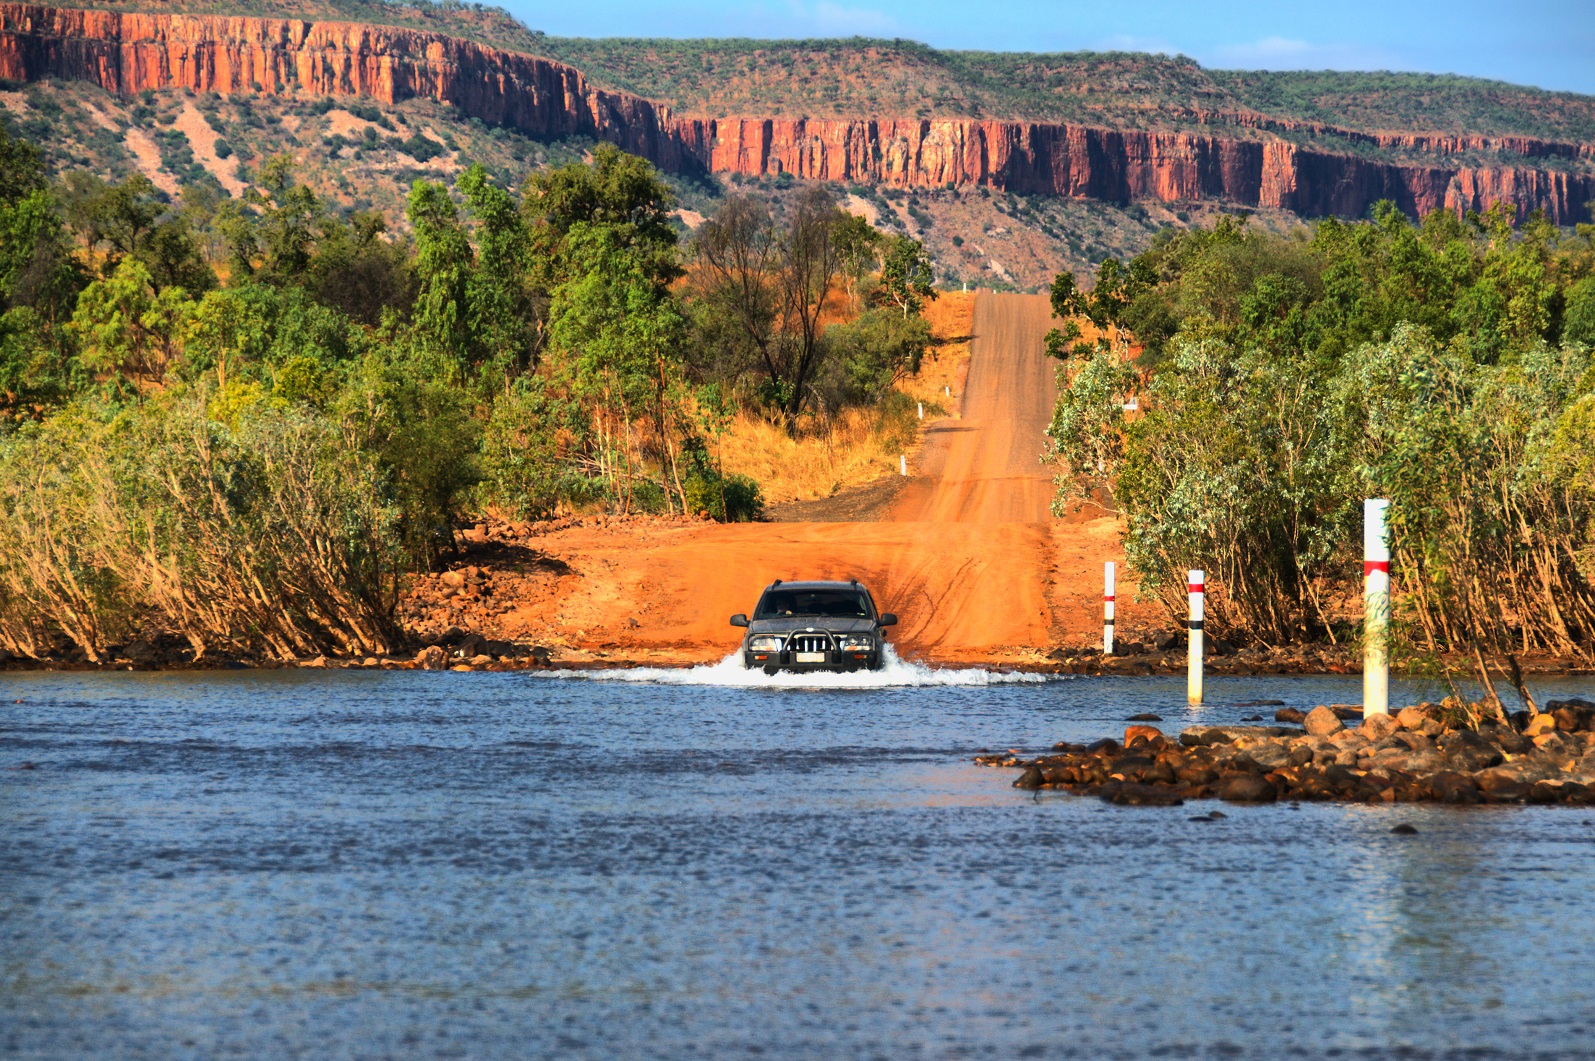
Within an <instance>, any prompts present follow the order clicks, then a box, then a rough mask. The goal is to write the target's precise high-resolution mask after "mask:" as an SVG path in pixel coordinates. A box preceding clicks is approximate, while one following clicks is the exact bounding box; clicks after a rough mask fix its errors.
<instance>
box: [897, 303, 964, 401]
mask: <svg viewBox="0 0 1595 1061" xmlns="http://www.w3.org/2000/svg"><path fill="white" fill-rule="evenodd" d="M925 321H926V323H928V324H929V325H930V330H931V334H933V335H934V336H936V339H937V345H936V346H934V347H932V348H931V350H930V352H929V353H928V354H926V355H925V361H924V363H923V364H921V365H920V367H919V375H917V376H914V377H912V378H910V379H905V380H903V381H902V382H901V383H899V384H898V385H897V389H898V390H899V391H901V392H902V393H904V394H906V395H908V396H909V397H910V398H912V399H914V400H915V401H916V402H924V403H925V418H926V419H927V420H929V419H931V418H932V411H933V409H935V410H940V412H939V413H937V415H940V416H951V417H956V416H957V415H958V406H959V403H960V401H961V400H962V398H963V393H964V379H965V377H967V376H968V375H969V337H970V335H971V333H972V332H973V331H974V324H975V292H973V291H943V292H941V294H940V296H939V297H938V298H937V299H936V301H934V302H928V303H926V304H925Z"/></svg>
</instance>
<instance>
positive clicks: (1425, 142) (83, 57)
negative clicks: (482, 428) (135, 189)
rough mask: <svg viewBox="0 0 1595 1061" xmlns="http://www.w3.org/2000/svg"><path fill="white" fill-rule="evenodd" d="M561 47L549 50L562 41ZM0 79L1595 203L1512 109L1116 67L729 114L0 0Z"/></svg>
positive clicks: (461, 60)
mask: <svg viewBox="0 0 1595 1061" xmlns="http://www.w3.org/2000/svg"><path fill="white" fill-rule="evenodd" d="M544 41H545V43H549V42H547V39H546V38H545V39H544ZM557 44H558V42H552V44H551V46H549V47H545V48H542V49H541V50H543V51H560V50H561V48H560V47H557V46H554V45H557ZM563 50H564V51H565V52H566V53H569V52H570V51H571V50H572V49H571V48H569V47H568V46H567V47H565V48H564V49H563ZM937 54H944V53H937ZM1021 58H1022V57H1021ZM1030 58H1031V59H1034V60H1036V61H1040V60H1041V59H1044V58H1046V57H1030ZM1013 61H1015V62H1017V61H1018V59H1014V60H1013ZM613 65H614V64H611V67H613ZM1154 65H1155V64H1154ZM1176 65H1177V64H1176ZM1198 69H1199V68H1198ZM0 77H4V78H7V79H11V80H16V81H33V80H38V79H42V78H60V79H80V80H86V81H90V82H92V83H94V84H97V85H100V86H101V87H103V88H105V89H107V90H110V91H112V92H115V93H117V94H120V95H130V94H133V93H136V92H139V91H141V90H146V89H166V88H176V89H186V90H191V91H195V92H216V93H222V94H236V93H250V92H256V91H259V92H264V93H267V94H272V93H278V92H293V91H297V92H302V93H310V94H315V95H333V96H368V97H371V98H373V99H375V100H379V101H382V102H385V103H395V102H399V101H402V100H406V99H416V98H420V99H431V100H435V101H438V102H442V103H445V104H447V105H449V106H450V107H452V108H454V109H456V110H458V111H459V112H460V113H462V114H464V115H466V116H469V117H475V118H478V119H480V120H482V121H483V122H487V123H492V124H502V125H504V126H507V127H509V128H512V129H515V130H518V131H521V132H524V133H527V134H530V135H533V136H539V137H559V136H571V135H578V136H591V137H594V138H599V139H605V140H610V141H612V142H614V143H617V144H619V145H620V146H622V147H624V148H625V149H627V150H630V151H634V152H636V153H638V154H640V155H643V156H645V157H647V158H650V159H652V160H653V161H654V162H656V163H657V164H659V165H660V166H661V167H662V168H664V169H666V170H668V171H677V172H679V171H684V170H707V171H709V172H714V173H726V174H740V175H743V176H753V177H765V176H780V175H783V174H790V175H792V176H795V177H803V178H817V179H824V180H833V181H847V182H863V183H869V184H883V185H886V186H891V187H898V188H914V189H936V188H948V187H951V188H954V189H957V188H964V187H971V186H973V187H984V188H988V189H991V190H995V191H1000V192H1014V193H1016V194H1023V195H1036V194H1041V195H1053V196H1063V197H1072V198H1089V199H1098V200H1105V201H1109V202H1116V203H1121V204H1122V203H1130V202H1135V201H1160V202H1168V203H1183V202H1188V201H1192V200H1219V201H1224V202H1228V203H1234V204H1240V205H1243V206H1248V207H1258V208H1262V209H1265V210H1279V211H1288V212H1291V213H1295V214H1298V215H1303V216H1321V215H1325V214H1343V215H1353V216H1355V215H1360V214H1362V213H1364V212H1365V211H1366V209H1367V207H1368V206H1369V205H1370V204H1371V203H1373V202H1374V201H1376V200H1379V199H1393V200H1395V201H1396V202H1397V203H1399V204H1400V205H1401V206H1402V207H1403V208H1405V209H1406V210H1408V211H1409V212H1411V213H1414V214H1422V213H1426V212H1428V211H1430V210H1434V209H1439V208H1447V209H1455V210H1469V209H1482V208H1484V207H1487V206H1489V205H1490V204H1491V203H1494V202H1497V201H1506V202H1508V203H1510V204H1512V205H1513V206H1514V207H1516V208H1517V209H1518V210H1519V211H1524V212H1526V211H1528V210H1531V209H1543V210H1545V211H1546V212H1547V214H1548V215H1549V216H1551V217H1552V218H1553V219H1555V220H1556V221H1557V222H1559V223H1562V224H1569V223H1572V222H1574V221H1581V220H1584V219H1585V218H1586V216H1587V204H1588V203H1589V202H1590V201H1591V199H1592V198H1595V143H1591V142H1589V141H1587V140H1583V139H1546V138H1544V137H1540V136H1531V135H1528V134H1527V133H1524V132H1522V131H1520V130H1519V129H1517V128H1506V127H1504V126H1503V127H1502V128H1503V129H1505V131H1501V132H1495V133H1490V134H1481V133H1479V132H1476V131H1475V130H1473V129H1450V130H1440V131H1416V130H1412V129H1407V130H1400V129H1397V130H1394V131H1366V130H1358V129H1351V128H1343V127H1338V126H1337V127H1331V126H1327V125H1324V124H1323V123H1313V122H1311V121H1307V120H1304V119H1300V118H1296V117H1292V116H1290V115H1289V114H1285V115H1283V116H1275V115H1270V114H1267V113H1263V112H1261V111H1258V110H1255V109H1245V108H1244V107H1231V106H1230V104H1231V103H1239V104H1245V102H1246V100H1245V97H1244V96H1241V95H1236V94H1235V93H1233V92H1232V93H1231V94H1230V96H1229V97H1225V98H1224V99H1223V100H1221V102H1223V103H1224V106H1223V107H1221V108H1219V109H1216V110H1211V111H1210V110H1205V109H1204V108H1203V107H1202V106H1200V105H1198V106H1194V107H1189V108H1185V109H1183V110H1182V109H1181V107H1179V106H1175V105H1171V104H1170V103H1168V101H1167V100H1165V99H1164V96H1166V95H1167V93H1163V94H1162V95H1160V94H1159V93H1158V92H1153V91H1151V90H1146V91H1142V92H1141V98H1142V99H1143V103H1144V106H1143V107H1142V109H1141V111H1140V113H1141V114H1142V116H1143V117H1142V118H1140V119H1136V118H1134V117H1133V115H1130V114H1127V113H1126V112H1124V110H1123V106H1124V100H1126V99H1129V98H1130V97H1132V96H1134V95H1135V93H1136V91H1137V90H1134V86H1133V85H1131V86H1129V87H1126V86H1124V85H1120V84H1119V83H1118V82H1114V81H1111V80H1104V82H1103V84H1104V85H1105V86H1106V87H1107V88H1109V89H1112V90H1113V91H1112V92H1109V95H1110V96H1112V97H1113V98H1114V99H1117V100H1119V103H1117V104H1115V107H1116V108H1117V109H1115V108H1114V107H1110V108H1098V109H1096V110H1092V109H1090V108H1087V109H1086V110H1085V111H1080V112H1079V113H1080V114H1082V115H1083V116H1084V117H1086V118H1092V119H1106V118H1109V117H1113V116H1115V115H1117V117H1118V118H1119V121H1117V122H1116V124H1113V125H1110V124H1105V123H1103V122H1099V121H1018V120H1012V119H1006V118H990V117H987V118H977V117H949V116H941V115H942V114H943V113H946V112H949V111H950V112H952V113H957V112H959V111H968V110H972V109H975V104H976V103H978V100H976V101H974V102H971V100H970V99H967V98H966V99H962V100H960V99H959V98H957V97H954V96H948V97H946V99H947V102H946V104H945V107H942V106H938V107H934V108H928V109H927V108H924V107H919V108H916V110H917V111H925V112H926V113H923V114H922V113H916V114H913V115H904V114H902V113H901V112H900V110H899V108H900V106H901V105H902V104H903V102H904V101H902V100H895V99H880V98H879V97H869V96H866V97H865V98H864V99H863V100H862V101H860V100H857V99H853V100H850V101H849V106H854V105H857V106H860V107H868V106H870V101H871V100H872V99H874V101H875V104H876V105H878V106H879V108H880V110H878V111H871V110H866V111H865V112H864V113H853V114H849V115H847V116H844V117H833V118H808V117H794V116H791V115H790V114H789V113H785V111H787V110H788V108H778V109H779V110H780V111H782V113H773V114H740V115H726V116H724V117H720V116H715V115H709V114H691V113H680V112H678V111H677V109H676V108H673V107H672V106H670V105H669V104H668V103H665V102H663V101H659V100H655V99H651V98H648V97H646V96H644V95H641V94H638V93H635V92H626V91H618V90H614V89H609V88H605V87H602V86H601V85H599V84H595V83H594V81H593V80H592V79H590V78H589V77H588V76H587V75H586V74H585V73H584V72H583V71H581V70H579V69H577V68H575V67H574V66H571V65H569V64H568V63H565V62H559V61H556V60H553V59H548V58H544V57H541V56H534V55H530V54H524V53H521V52H517V51H508V50H504V49H501V48H494V47H489V46H486V45H483V44H479V43H476V42H475V41H471V40H465V39H461V38H459V37H453V36H448V35H445V34H441V33H437V32H431V31H423V30H417V29H412V28H403V27H394V26H379V25H371V24H356V23H348V22H324V21H308V20H304V19H284V18H264V17H233V18H228V17H221V16H218V15H189V14H170V13H144V12H136V13H135V12H129V13H121V12H112V11H86V10H76V9H68V8H56V7H46V6H40V5H27V4H0ZM606 77H608V78H609V79H610V80H619V78H618V77H617V76H616V75H614V74H613V73H612V72H611V73H610V74H607V75H606ZM681 80H682V79H681V78H679V77H678V78H676V81H677V82H679V81H681ZM705 80H706V81H712V80H713V79H712V78H706V79H705ZM811 80H812V78H811ZM832 83H837V82H835V79H832ZM1071 85H1072V86H1073V87H1072V88H1071V87H1070V86H1071ZM1115 86H1117V87H1115ZM1094 87H1095V82H1093V81H1092V80H1091V79H1090V78H1083V79H1082V78H1079V77H1077V76H1076V77H1075V78H1074V80H1073V81H1072V82H1070V81H1067V79H1066V83H1064V84H1062V85H1061V86H1059V87H1058V88H1057V90H1056V91H1052V90H1049V91H1050V92H1051V97H1056V98H1058V99H1065V98H1067V97H1068V96H1069V95H1070V94H1071V93H1073V94H1077V95H1078V94H1083V95H1090V94H1091V93H1092V92H1093V91H1094ZM861 91H867V90H861ZM1519 91H1527V90H1519ZM838 92H840V89H838ZM1276 94H1277V93H1276ZM1539 95H1540V96H1544V97H1546V98H1548V99H1550V98H1554V99H1557V100H1561V101H1562V103H1560V104H1558V106H1557V107H1548V106H1547V107H1540V108H1539V111H1538V112H1537V113H1540V114H1541V118H1540V119H1537V121H1536V122H1535V123H1531V124H1533V125H1534V127H1535V128H1541V127H1543V128H1544V129H1548V130H1551V131H1562V132H1568V133H1578V134H1580V135H1582V131H1583V130H1584V128H1585V126H1586V125H1587V124H1588V118H1587V114H1588V110H1589V107H1588V101H1584V100H1583V99H1582V98H1581V97H1550V95H1549V94H1539ZM1536 98H1538V97H1536ZM1202 101H1203V98H1201V97H1199V98H1198V99H1197V100H1196V102H1197V103H1198V104H1200V103H1202ZM705 102H706V100H705V99H704V98H692V99H683V100H682V106H683V107H685V108H686V110H688V111H690V110H693V109H703V105H704V104H705ZM982 106H984V105H982ZM1580 108H1583V109H1582V111H1581V110H1580ZM1286 109H1287V110H1288V108H1286ZM1553 112H1554V113H1553ZM1581 113H1582V114H1584V115H1586V117H1584V118H1579V117H1578V115H1579V114H1581ZM1547 115H1551V116H1547ZM1556 115H1559V116H1560V117H1555V118H1554V120H1553V117H1554V116H1556ZM1179 125H1184V126H1185V128H1174V126H1179ZM1165 129H1167V131H1165Z"/></svg>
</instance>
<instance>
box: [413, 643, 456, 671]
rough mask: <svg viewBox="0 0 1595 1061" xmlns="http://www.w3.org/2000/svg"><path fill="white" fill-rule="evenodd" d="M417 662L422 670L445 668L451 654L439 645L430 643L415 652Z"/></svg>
mask: <svg viewBox="0 0 1595 1061" xmlns="http://www.w3.org/2000/svg"><path fill="white" fill-rule="evenodd" d="M415 662H416V664H417V665H418V666H420V668H421V669H422V670H445V669H446V668H447V667H448V665H449V654H448V653H447V652H445V651H443V649H442V648H440V647H439V646H437V645H428V646H426V647H425V648H423V649H422V650H421V651H419V652H417V653H416V654H415Z"/></svg>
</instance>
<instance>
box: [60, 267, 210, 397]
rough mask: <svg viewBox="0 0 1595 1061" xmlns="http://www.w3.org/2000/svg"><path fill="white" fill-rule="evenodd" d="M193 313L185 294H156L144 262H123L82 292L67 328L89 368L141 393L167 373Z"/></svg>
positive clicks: (179, 290)
mask: <svg viewBox="0 0 1595 1061" xmlns="http://www.w3.org/2000/svg"><path fill="white" fill-rule="evenodd" d="M192 313H193V303H192V302H191V301H190V299H189V298H188V294H187V292H185V291H184V290H183V289H182V288H179V287H168V288H165V289H163V290H160V291H157V290H156V289H155V286H154V282H153V281H152V280H151V278H150V274H149V271H148V270H147V269H145V268H144V265H143V263H141V262H139V261H138V260H136V259H133V258H127V259H124V260H123V261H122V263H121V264H120V265H118V266H117V267H116V271H115V272H114V273H112V274H111V275H110V276H109V277H107V278H106V279H104V280H96V281H95V282H93V283H92V284H90V285H89V286H88V287H86V288H84V289H83V293H82V294H81V295H79V296H78V304H77V309H76V310H75V311H74V313H73V314H72V323H71V329H72V331H73V332H74V333H75V334H76V335H77V336H78V339H79V342H80V343H81V344H82V355H81V356H82V360H83V364H84V365H85V366H86V367H87V368H89V369H90V370H92V371H95V372H109V373H115V374H117V375H118V376H120V377H121V378H123V379H127V380H130V381H131V382H132V383H133V384H134V386H135V389H141V388H142V385H143V384H144V383H145V382H148V381H152V380H158V379H160V378H161V376H162V375H163V374H164V373H165V370H166V365H167V362H169V361H170V360H171V359H172V357H173V355H174V354H175V353H176V352H177V350H178V347H179V345H180V343H181V341H182V334H183V331H184V329H185V328H186V326H187V323H188V319H189V317H190V316H191V315H192Z"/></svg>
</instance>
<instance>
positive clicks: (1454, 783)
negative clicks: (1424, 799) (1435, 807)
mask: <svg viewBox="0 0 1595 1061" xmlns="http://www.w3.org/2000/svg"><path fill="white" fill-rule="evenodd" d="M1427 787H1428V789H1429V792H1430V793H1431V794H1432V795H1433V796H1434V798H1435V799H1437V800H1439V801H1440V802H1441V803H1478V802H1480V801H1481V800H1482V799H1483V796H1482V794H1481V793H1480V792H1479V786H1478V785H1477V784H1475V783H1474V781H1473V778H1471V777H1468V776H1467V775H1466V774H1459V773H1457V772H1456V771H1455V770H1442V771H1440V773H1438V774H1435V775H1434V776H1433V777H1431V778H1429V781H1428V786H1427Z"/></svg>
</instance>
